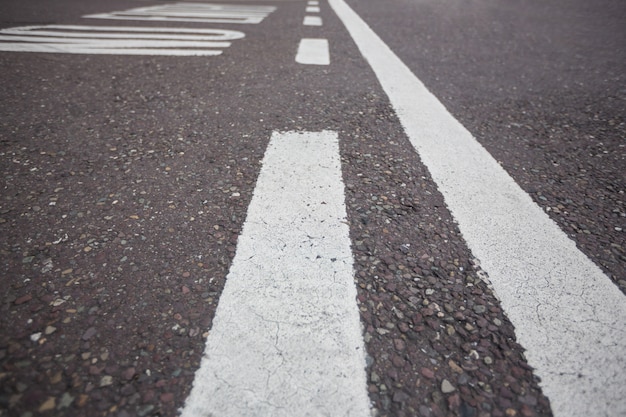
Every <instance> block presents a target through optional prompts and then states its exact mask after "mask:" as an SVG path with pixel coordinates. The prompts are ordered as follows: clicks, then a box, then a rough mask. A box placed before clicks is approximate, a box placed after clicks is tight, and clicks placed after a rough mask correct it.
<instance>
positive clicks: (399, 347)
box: [393, 339, 406, 350]
mask: <svg viewBox="0 0 626 417" xmlns="http://www.w3.org/2000/svg"><path fill="white" fill-rule="evenodd" d="M393 347H395V348H396V350H404V349H405V348H406V343H404V340H402V339H393Z"/></svg>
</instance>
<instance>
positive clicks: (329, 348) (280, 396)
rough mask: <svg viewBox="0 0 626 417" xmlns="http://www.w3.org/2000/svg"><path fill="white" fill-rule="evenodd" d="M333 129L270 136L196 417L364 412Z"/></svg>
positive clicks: (197, 389) (188, 412) (188, 413)
mask: <svg viewBox="0 0 626 417" xmlns="http://www.w3.org/2000/svg"><path fill="white" fill-rule="evenodd" d="M345 219H346V209H345V203H344V186H343V182H342V177H341V161H340V157H339V144H338V137H337V133H336V132H331V131H323V132H287V133H278V132H274V134H273V135H272V137H271V140H270V143H269V145H268V148H267V150H266V152H265V157H264V159H263V166H262V169H261V172H260V174H259V178H258V180H257V185H256V187H255V190H254V195H253V197H252V201H251V203H250V206H249V208H248V214H247V218H246V221H245V223H244V226H243V230H242V232H241V235H240V236H239V240H238V243H237V250H236V253H235V257H234V259H233V263H232V265H231V268H230V271H229V274H228V277H227V280H226V285H225V287H224V291H223V292H222V295H221V296H220V300H219V304H218V307H217V311H216V313H215V319H214V321H213V327H212V329H211V330H210V335H209V337H208V339H207V343H206V349H205V353H204V357H203V359H202V363H201V366H200V369H199V370H198V371H197V372H196V376H195V380H194V384H193V388H192V391H191V394H190V396H189V397H188V399H187V401H186V404H185V407H184V409H183V412H182V417H192V416H194V417H195V416H209V415H215V416H231V417H237V416H289V417H292V416H313V415H316V416H318V415H319V416H322V415H328V416H329V415H333V416H349V415H350V416H367V415H369V399H368V395H367V392H366V375H365V353H364V345H363V340H362V336H361V327H360V318H359V312H358V308H357V304H356V295H357V293H356V287H355V284H354V270H353V259H352V252H351V250H350V237H349V228H348V225H347V223H346V222H345Z"/></svg>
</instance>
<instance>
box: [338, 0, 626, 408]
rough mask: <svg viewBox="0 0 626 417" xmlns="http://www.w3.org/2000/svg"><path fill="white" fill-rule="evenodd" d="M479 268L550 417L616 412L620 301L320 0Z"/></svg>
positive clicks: (622, 359)
mask: <svg viewBox="0 0 626 417" xmlns="http://www.w3.org/2000/svg"><path fill="white" fill-rule="evenodd" d="M329 3H330V5H331V7H332V8H333V9H334V10H335V13H337V15H338V16H339V18H340V19H341V20H342V21H343V23H344V25H345V26H346V28H347V30H348V32H349V33H350V35H351V36H352V38H353V40H354V42H355V43H356V45H357V46H358V48H359V50H360V51H361V53H362V54H363V56H364V57H365V59H366V60H367V61H368V62H369V64H370V66H371V67H372V69H373V70H374V72H375V73H376V76H377V77H378V80H379V81H380V83H381V85H382V87H383V89H384V90H385V92H386V93H387V95H388V96H389V100H390V101H391V103H392V105H393V107H394V108H395V111H396V113H397V115H398V117H399V119H400V121H401V123H402V126H403V127H404V130H405V132H406V134H407V136H408V138H409V140H410V141H411V143H412V144H413V146H414V147H415V149H416V151H417V152H418V154H419V155H420V157H421V159H422V161H423V162H424V164H425V165H426V166H427V167H428V169H429V171H430V173H431V175H432V177H433V180H434V181H435V182H436V183H437V185H438V187H439V190H440V191H441V193H442V194H443V196H444V198H445V201H446V204H447V206H448V208H449V209H450V211H451V213H452V215H453V216H454V218H455V219H456V221H457V222H458V225H459V229H460V230H461V233H462V234H463V237H464V239H465V241H466V242H467V244H468V247H469V248H470V249H471V250H472V252H473V254H474V256H476V257H477V258H478V259H479V260H480V261H481V265H482V268H483V269H484V270H485V271H486V272H487V273H488V275H489V278H490V280H491V283H492V284H493V287H494V289H495V293H496V295H497V296H498V297H499V298H500V301H501V303H502V306H503V308H504V310H505V312H506V314H507V315H508V317H509V318H510V320H511V322H512V323H513V324H514V326H515V329H516V334H517V336H518V341H519V342H520V343H521V344H522V346H524V348H525V349H527V352H526V357H527V359H528V362H529V364H530V365H531V366H533V367H534V368H535V374H536V375H538V376H539V377H540V378H541V380H542V382H541V387H542V389H543V391H544V393H545V394H546V395H547V396H548V397H549V399H550V402H551V405H552V410H553V413H554V415H555V417H565V416H567V417H585V416H591V415H594V416H617V415H624V412H625V411H626V396H625V395H623V394H624V387H625V386H626V298H625V297H624V294H622V293H621V292H620V291H619V289H618V288H617V286H615V285H614V284H613V283H612V282H611V280H610V279H609V278H608V277H607V276H606V275H604V274H603V273H602V271H601V270H600V268H598V267H597V265H595V264H594V263H593V262H592V261H591V260H589V258H587V257H586V256H585V255H584V254H583V253H582V252H580V251H579V250H578V249H577V248H576V245H575V244H574V242H573V241H572V240H570V239H569V238H568V237H567V235H566V234H565V233H564V232H563V231H562V230H561V229H559V227H558V226H557V225H556V223H554V222H553V221H552V220H551V219H550V218H549V217H548V215H547V214H546V213H544V212H543V210H542V209H541V208H540V207H539V206H538V205H536V204H535V203H534V202H533V201H532V199H531V198H530V196H529V195H528V194H526V193H525V192H524V191H523V190H522V189H521V188H520V187H519V186H518V185H517V184H516V183H515V181H514V180H513V179H512V178H511V177H510V176H509V175H508V174H507V172H506V171H505V170H504V169H503V168H502V167H501V166H500V165H499V164H498V162H497V161H496V160H495V159H494V158H493V157H492V156H491V155H490V154H489V153H488V152H487V151H486V150H485V149H484V148H483V147H482V146H481V145H480V144H479V143H478V142H477V141H476V139H474V138H473V137H472V135H471V133H470V132H469V131H467V129H465V127H463V126H462V125H461V124H460V123H459V122H458V121H457V120H456V119H455V118H454V117H453V116H452V115H451V114H450V113H449V112H448V111H447V110H446V108H445V107H444V106H443V104H441V102H440V101H439V100H438V99H437V98H436V97H435V96H434V95H432V94H431V93H430V92H429V91H428V90H427V89H426V87H425V86H424V85H423V84H422V82H421V81H420V80H419V79H418V78H417V77H415V75H413V73H412V72H411V70H410V69H409V68H408V67H407V66H406V65H405V64H404V63H403V62H402V61H401V60H400V59H399V58H398V57H397V56H396V55H395V54H394V53H393V52H392V51H391V49H389V47H388V46H387V45H386V44H385V43H384V42H383V41H382V40H381V39H380V38H379V37H378V35H376V33H374V31H373V30H372V29H371V28H370V27H369V26H368V25H367V23H365V22H364V21H363V20H362V19H361V18H360V17H359V16H358V15H357V14H356V13H355V12H354V11H353V10H352V9H351V8H350V7H349V6H348V5H347V4H346V3H345V1H343V0H329Z"/></svg>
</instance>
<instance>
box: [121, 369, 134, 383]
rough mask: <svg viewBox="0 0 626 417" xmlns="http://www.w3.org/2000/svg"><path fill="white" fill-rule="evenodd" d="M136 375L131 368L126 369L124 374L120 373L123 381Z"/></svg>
mask: <svg viewBox="0 0 626 417" xmlns="http://www.w3.org/2000/svg"><path fill="white" fill-rule="evenodd" d="M136 373H137V372H136V370H135V368H133V367H131V368H128V369H127V370H125V371H124V372H122V377H124V379H126V380H131V379H133V377H134V376H135V374H136Z"/></svg>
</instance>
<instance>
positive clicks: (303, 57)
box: [296, 38, 330, 65]
mask: <svg viewBox="0 0 626 417" xmlns="http://www.w3.org/2000/svg"><path fill="white" fill-rule="evenodd" d="M296 62H297V63H299V64H307V65H330V53H329V52H328V39H310V38H304V39H301V40H300V45H298V52H297V54H296Z"/></svg>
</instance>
